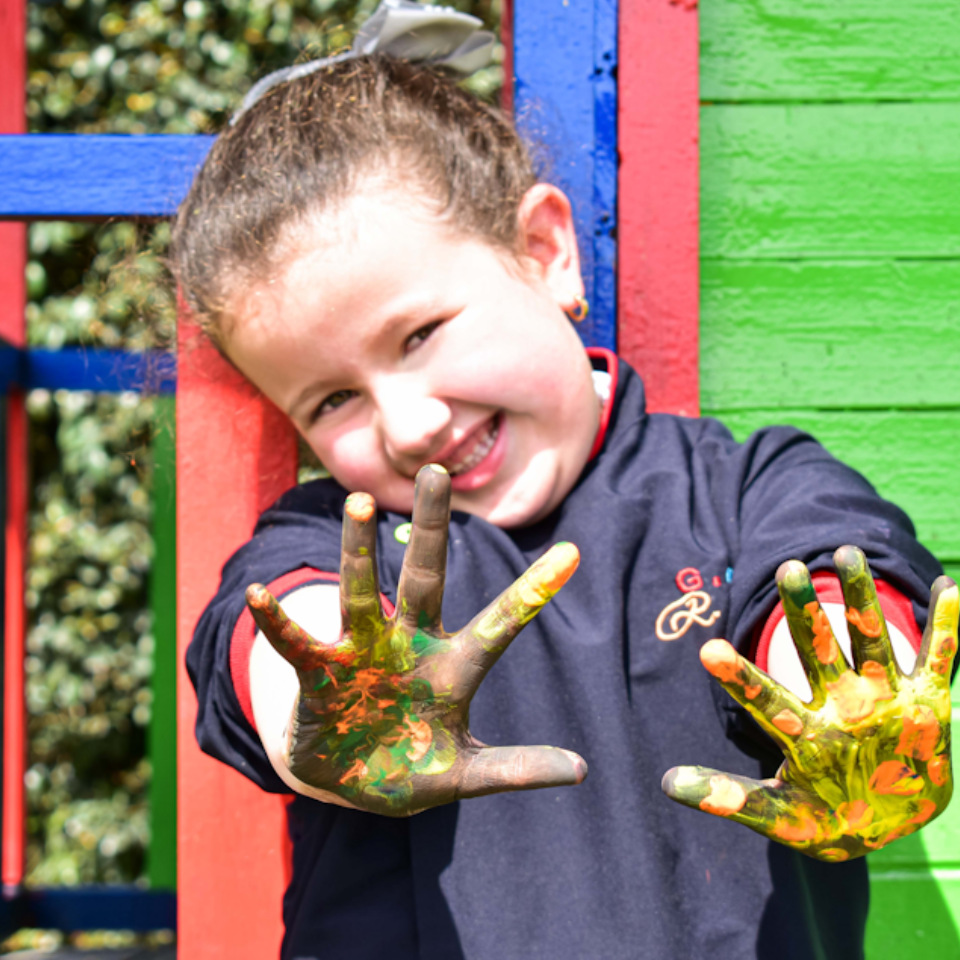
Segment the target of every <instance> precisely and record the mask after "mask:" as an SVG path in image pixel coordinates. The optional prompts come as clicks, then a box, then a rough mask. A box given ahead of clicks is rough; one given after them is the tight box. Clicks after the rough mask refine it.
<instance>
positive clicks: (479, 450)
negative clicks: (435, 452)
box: [447, 419, 500, 477]
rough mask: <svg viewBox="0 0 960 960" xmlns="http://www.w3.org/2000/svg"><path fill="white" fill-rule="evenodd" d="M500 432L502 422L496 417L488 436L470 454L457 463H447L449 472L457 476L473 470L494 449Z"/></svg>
mask: <svg viewBox="0 0 960 960" xmlns="http://www.w3.org/2000/svg"><path fill="white" fill-rule="evenodd" d="M499 432H500V424H499V421H498V420H496V419H495V420H493V421H492V422H491V424H490V427H489V428H488V430H487V433H486V436H484V437H483V438H482V439H481V440H480V441H479V442H478V443H477V445H476V446H475V447H474V448H473V450H471V451H470V454H469V455H468V456H466V457H464V458H463V459H462V460H458V461H457V462H456V463H451V464H449V465H447V472H448V473H449V474H450V475H451V476H452V477H455V476H457V475H458V474H461V473H466V472H467V471H468V470H472V469H473V468H474V467H475V466H476V465H477V464H478V463H480V461H481V460H483V458H484V457H485V456H486V455H487V454H488V453H489V452H490V451H491V450H492V449H493V445H494V444H495V443H496V442H497V434H499Z"/></svg>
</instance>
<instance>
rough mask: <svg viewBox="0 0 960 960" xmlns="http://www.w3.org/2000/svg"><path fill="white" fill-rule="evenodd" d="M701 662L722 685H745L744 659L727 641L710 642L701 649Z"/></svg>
mask: <svg viewBox="0 0 960 960" xmlns="http://www.w3.org/2000/svg"><path fill="white" fill-rule="evenodd" d="M700 662H701V663H702V664H703V665H704V666H705V667H706V668H707V671H708V672H709V673H711V674H712V675H713V676H715V677H716V678H717V679H718V680H719V681H720V682H721V683H740V684H742V683H743V678H742V676H741V671H742V669H743V658H742V657H741V656H740V654H739V653H737V651H736V650H734V649H733V647H731V646H730V644H729V643H727V641H726V640H708V641H707V642H706V643H705V644H704V645H703V646H702V647H701V648H700Z"/></svg>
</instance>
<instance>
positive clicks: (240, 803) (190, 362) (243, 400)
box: [177, 322, 297, 960]
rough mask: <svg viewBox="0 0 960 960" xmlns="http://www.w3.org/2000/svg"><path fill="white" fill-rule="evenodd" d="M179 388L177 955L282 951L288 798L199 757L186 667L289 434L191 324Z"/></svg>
mask: <svg viewBox="0 0 960 960" xmlns="http://www.w3.org/2000/svg"><path fill="white" fill-rule="evenodd" d="M180 326H181V329H180V337H179V340H180V344H179V382H178V388H177V567H178V576H177V582H178V589H177V620H178V660H179V664H180V666H179V671H180V675H179V678H178V687H179V695H178V701H179V702H178V711H177V719H178V724H177V731H178V733H177V736H178V760H177V762H178V771H179V793H178V798H179V799H178V804H179V806H178V866H179V870H178V882H177V889H178V912H179V919H178V925H179V932H178V953H177V956H178V957H179V958H180V960H265V958H270V957H276V956H278V954H279V948H280V939H281V936H282V922H281V913H280V910H281V896H282V894H283V891H284V889H285V886H286V883H285V876H284V871H285V856H284V852H285V849H286V846H285V834H286V821H285V817H284V810H283V803H282V801H281V800H280V799H279V798H278V797H276V796H273V795H270V794H266V793H263V792H262V791H260V790H259V789H258V788H257V787H255V786H253V784H251V783H250V782H249V781H247V780H245V779H244V778H243V777H242V776H240V774H238V773H236V772H235V771H233V770H231V769H229V768H228V767H226V766H223V765H222V764H220V763H218V762H217V761H215V760H212V759H210V758H209V757H206V756H204V755H203V754H201V753H200V751H199V748H198V747H197V744H196V741H195V739H194V733H193V727H194V722H195V719H196V698H195V696H194V693H193V688H192V687H191V686H190V682H189V680H188V679H187V676H186V671H185V670H184V667H183V662H184V654H185V651H186V647H187V644H188V643H189V642H190V638H191V636H192V633H193V628H194V626H195V624H196V622H197V619H198V618H199V616H200V614H201V612H202V610H203V608H204V606H205V605H206V603H207V601H208V600H209V599H210V598H211V597H212V596H213V594H214V592H215V591H216V589H217V585H218V583H219V578H220V569H221V567H222V566H223V564H224V562H225V561H226V560H227V558H228V557H229V555H230V554H231V553H232V552H233V551H234V550H235V549H236V548H237V547H239V546H240V545H241V544H242V543H243V542H244V541H245V540H247V539H248V538H249V536H250V534H251V532H252V530H253V526H254V523H255V521H256V519H257V516H258V515H259V513H260V511H261V510H263V509H264V508H265V507H266V506H268V505H269V504H270V503H271V502H272V501H273V500H274V499H275V498H276V497H277V496H278V495H279V494H280V493H282V492H283V490H285V489H287V487H289V486H291V485H292V484H293V483H294V482H295V481H296V465H297V448H296V439H295V436H294V433H293V430H292V428H291V427H290V425H289V424H288V422H287V420H286V418H285V417H284V416H283V414H281V413H280V411H279V410H277V409H276V407H274V406H273V405H272V404H269V403H268V402H267V401H265V400H263V399H262V398H261V396H260V395H259V394H258V393H257V392H256V391H255V390H254V389H253V388H252V387H251V386H249V385H248V384H247V383H246V381H245V380H243V378H242V377H241V376H240V375H239V374H238V373H237V372H236V371H235V370H234V369H233V368H232V367H230V366H229V365H228V364H227V363H226V362H225V361H224V360H223V359H222V358H221V357H220V355H219V354H218V353H217V352H216V350H215V349H214V348H213V347H212V346H211V345H210V344H209V343H208V342H207V341H206V340H205V339H203V338H201V337H200V336H199V334H198V333H197V331H196V329H195V328H194V327H193V326H191V325H190V324H189V323H186V322H181V325H180Z"/></svg>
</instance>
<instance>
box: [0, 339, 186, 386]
mask: <svg viewBox="0 0 960 960" xmlns="http://www.w3.org/2000/svg"><path fill="white" fill-rule="evenodd" d="M176 383H177V358H176V356H175V355H174V354H172V353H167V352H165V351H161V350H151V351H147V352H144V353H134V352H126V351H123V350H105V349H101V348H86V347H63V348H61V349H60V350H39V349H27V350H20V349H18V348H16V347H11V346H9V345H5V344H3V345H0V393H7V392H8V391H9V390H10V389H11V388H12V387H16V388H18V389H20V390H35V389H44V390H93V391H95V392H98V393H118V392H120V391H124V390H134V391H142V392H145V393H153V394H165V393H173V392H174V391H175V390H176Z"/></svg>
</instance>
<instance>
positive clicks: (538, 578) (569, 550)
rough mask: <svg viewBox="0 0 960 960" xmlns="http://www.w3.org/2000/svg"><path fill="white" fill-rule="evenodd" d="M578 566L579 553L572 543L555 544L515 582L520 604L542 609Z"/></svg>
mask: <svg viewBox="0 0 960 960" xmlns="http://www.w3.org/2000/svg"><path fill="white" fill-rule="evenodd" d="M579 564H580V551H579V550H578V549H577V548H576V547H575V546H574V545H573V544H572V543H557V544H555V545H554V546H553V547H551V548H550V549H549V550H548V551H547V552H546V553H545V554H544V555H543V556H542V557H541V558H540V559H539V560H538V561H537V562H536V563H535V564H534V565H533V566H532V567H531V568H530V569H529V570H528V571H527V572H526V573H525V574H524V575H523V576H522V577H521V578H520V579H519V580H518V581H517V593H518V594H519V597H520V600H521V602H522V603H524V604H525V605H526V606H528V607H536V608H540V607H542V606H543V605H544V604H545V603H546V602H547V601H548V600H551V599H552V598H553V597H555V596H556V594H557V593H558V592H559V590H560V588H561V587H562V586H563V585H564V584H565V583H566V582H567V581H568V580H569V579H570V577H571V576H572V575H573V572H574V570H576V569H577V567H578V565H579Z"/></svg>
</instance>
